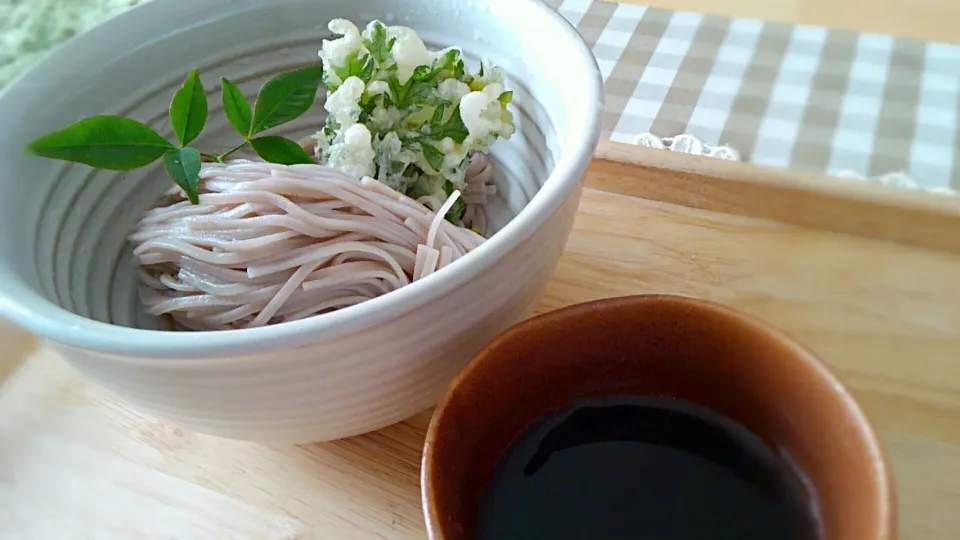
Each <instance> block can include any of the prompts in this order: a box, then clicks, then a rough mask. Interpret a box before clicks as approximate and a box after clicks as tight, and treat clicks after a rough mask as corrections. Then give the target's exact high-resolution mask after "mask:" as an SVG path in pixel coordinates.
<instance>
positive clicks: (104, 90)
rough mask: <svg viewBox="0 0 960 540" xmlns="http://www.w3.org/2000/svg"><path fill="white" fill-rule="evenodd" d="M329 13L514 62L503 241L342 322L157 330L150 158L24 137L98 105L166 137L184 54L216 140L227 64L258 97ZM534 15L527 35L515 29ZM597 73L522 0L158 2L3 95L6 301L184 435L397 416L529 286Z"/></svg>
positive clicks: (0, 211) (573, 195)
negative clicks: (43, 155) (143, 298)
mask: <svg viewBox="0 0 960 540" xmlns="http://www.w3.org/2000/svg"><path fill="white" fill-rule="evenodd" d="M337 17H343V18H348V19H351V20H354V21H357V22H358V23H361V24H365V23H366V22H367V21H369V20H371V19H373V18H380V19H382V20H384V21H385V22H388V23H391V24H403V25H406V26H411V27H414V28H415V29H416V30H417V31H418V32H419V33H420V34H421V35H422V36H423V37H424V40H425V41H426V42H427V43H428V45H430V46H431V47H435V48H439V47H444V46H451V45H457V46H461V47H462V48H463V50H464V53H465V55H466V56H467V57H468V58H469V59H471V61H473V62H476V61H477V60H479V59H481V58H484V59H490V60H492V61H493V62H494V63H496V64H498V65H502V66H503V67H504V68H505V69H506V71H507V72H508V74H509V76H508V81H507V86H508V88H510V89H512V90H514V92H515V94H514V95H515V98H514V100H515V104H516V107H515V109H514V113H515V116H516V119H517V125H518V131H517V134H516V135H515V136H514V137H513V138H512V139H511V140H510V141H509V142H500V143H497V145H495V147H494V149H493V152H492V158H493V160H494V164H495V166H496V171H497V172H496V174H495V182H496V183H497V185H498V190H499V193H500V196H499V197H497V199H496V200H495V201H494V202H493V203H492V204H491V205H490V207H489V215H490V221H491V223H492V225H493V228H494V230H496V231H497V232H496V234H495V235H494V236H493V238H492V239H491V240H490V241H488V243H487V244H489V245H484V246H483V248H481V249H480V250H478V251H477V252H475V253H471V254H470V255H468V256H467V257H464V258H463V259H462V260H460V261H458V262H457V263H455V264H454V265H451V266H450V267H449V268H445V269H444V270H443V271H442V272H438V273H437V274H435V275H433V276H430V277H429V278H427V279H425V280H423V281H422V282H418V283H416V284H414V285H412V286H410V287H409V289H410V291H398V292H397V293H391V294H389V295H386V296H384V297H382V298H378V299H375V300H373V301H370V302H367V303H366V304H365V305H362V306H358V307H355V308H349V309H347V310H343V311H342V312H340V313H338V314H336V315H334V316H327V315H322V316H319V317H314V318H311V319H308V320H305V321H299V322H298V323H288V324H289V325H290V326H288V325H278V327H276V328H271V329H269V330H266V332H265V333H260V334H253V333H250V332H255V331H247V330H239V331H231V332H227V333H219V334H230V336H231V338H223V337H222V336H213V335H212V334H218V333H200V334H194V335H190V336H184V335H183V334H181V333H170V332H160V331H157V329H158V328H160V326H159V323H158V321H157V320H156V319H154V318H152V317H149V316H147V315H146V314H145V313H144V312H143V310H142V309H141V307H140V305H139V302H138V299H137V282H136V274H135V272H134V271H133V269H132V265H131V262H130V248H129V245H127V243H126V241H125V237H126V234H127V231H129V230H130V229H131V228H132V226H133V225H134V224H135V223H136V221H137V220H138V219H139V216H140V215H141V214H142V212H143V211H144V210H145V209H146V208H148V207H149V206H150V205H151V204H152V203H153V202H154V201H155V200H156V198H157V197H158V195H159V194H160V193H161V192H162V191H164V190H165V189H167V188H168V187H169V185H170V180H169V178H168V177H166V175H165V173H164V172H163V170H162V167H160V166H159V165H156V166H151V167H147V168H144V169H141V170H137V171H132V172H127V173H116V172H110V171H94V170H91V169H89V168H87V167H83V166H76V165H71V164H65V163H61V162H52V161H46V160H39V159H37V158H33V157H30V156H26V155H24V154H23V153H22V151H21V150H20V149H21V148H22V147H23V146H24V144H26V143H27V142H28V141H29V140H31V139H33V138H34V137H36V136H38V135H40V134H42V133H44V132H47V131H50V130H52V129H56V128H58V127H61V126H63V125H66V124H67V123H70V122H72V121H75V120H77V119H79V118H81V117H83V116H89V115H93V114H120V115H124V116H130V117H133V118H136V119H138V120H141V121H143V122H145V123H147V124H149V125H151V126H152V127H154V128H155V129H157V130H158V131H159V132H161V133H163V134H166V135H169V134H170V128H169V123H168V120H167V116H166V109H167V106H168V105H169V99H170V97H171V96H172V94H173V92H174V91H175V90H176V88H177V87H178V86H179V85H180V84H181V82H182V79H183V77H184V76H185V74H186V73H187V71H189V69H190V68H191V67H194V66H196V67H198V68H199V71H200V74H201V78H202V80H203V81H204V84H205V88H206V90H207V93H208V101H209V103H210V114H209V121H208V125H207V128H206V129H205V131H204V134H203V135H202V136H201V138H200V139H199V140H198V141H197V142H196V144H197V145H198V146H199V147H201V148H204V149H217V148H227V147H230V146H232V145H233V143H234V142H235V140H236V136H235V135H232V134H231V128H230V126H229V124H228V123H227V121H226V119H225V117H224V115H223V113H222V108H221V106H220V100H219V92H220V86H219V80H220V77H221V76H225V77H227V78H229V79H231V80H232V81H233V82H235V83H237V84H238V86H239V87H240V88H241V90H242V91H244V92H245V93H246V94H247V96H248V98H249V99H250V100H251V102H252V101H253V99H254V97H255V95H256V91H257V89H258V88H259V87H260V85H261V84H262V83H263V81H265V80H266V79H268V78H269V77H271V76H272V75H273V74H275V73H277V72H279V71H283V70H286V69H291V68H294V67H297V66H301V65H306V64H309V63H316V62H317V61H318V59H317V55H316V52H317V50H318V49H319V46H320V40H321V39H323V38H327V37H329V32H328V31H327V30H326V24H327V22H328V21H329V20H330V19H332V18H337ZM537 24H540V25H541V26H540V31H541V32H540V37H539V38H537V39H534V37H533V36H532V34H531V35H526V34H524V33H523V32H520V31H519V30H522V29H526V28H528V26H529V27H532V26H534V25H537ZM534 59H536V61H534ZM599 81H600V77H599V72H598V71H597V70H596V64H595V61H594V60H593V58H592V56H590V54H589V52H588V51H587V49H586V48H585V47H584V46H583V44H582V42H580V41H579V38H578V37H577V36H576V34H575V32H573V31H572V29H570V28H569V26H568V25H566V23H565V22H563V21H562V20H561V19H560V18H559V17H558V16H557V15H556V14H554V13H552V12H550V11H548V9H547V8H545V7H544V6H542V5H540V4H539V3H538V2H536V1H533V0H487V1H477V2H471V1H466V2H446V1H444V0H417V1H406V2H403V3H402V5H401V2H399V1H386V0H342V1H327V2H323V3H318V2H314V1H312V0H280V1H276V2H270V3H267V2H262V1H258V0H211V1H205V2H202V3H201V2H193V1H190V0H155V1H154V2H151V3H148V4H146V5H144V6H141V7H138V8H135V9H134V10H132V11H131V12H129V13H127V14H124V15H122V16H121V17H119V18H117V19H114V20H112V21H109V22H108V23H106V24H104V25H103V26H101V27H99V28H97V29H95V30H94V31H93V32H91V33H89V34H87V35H84V36H81V37H80V38H78V39H76V40H74V41H73V42H71V43H68V44H67V45H66V46H65V47H63V48H61V49H60V50H58V51H57V52H55V53H54V54H53V55H52V56H51V57H49V58H48V59H47V60H46V61H44V62H42V63H41V64H40V65H39V66H38V67H37V68H36V69H34V70H33V71H31V72H30V73H28V74H27V75H26V76H25V77H24V78H22V79H21V80H20V81H18V82H17V83H16V84H14V85H13V86H12V87H11V88H10V89H9V90H8V91H7V92H5V93H4V94H3V95H2V96H0V117H3V118H5V119H6V120H5V123H4V126H3V127H2V129H0V161H2V162H3V163H5V164H10V170H9V171H8V172H7V174H6V176H4V177H0V186H2V188H3V193H4V197H3V198H2V199H0V224H2V229H0V230H2V232H3V234H0V314H2V315H6V316H8V317H10V318H12V319H13V320H15V321H16V322H18V323H20V324H21V325H23V326H24V327H26V328H27V329H28V330H31V331H33V332H34V333H36V334H39V335H40V336H41V337H43V338H45V339H47V340H48V341H49V342H50V344H51V346H52V347H54V348H55V349H56V350H58V351H59V352H60V353H61V354H62V355H63V357H64V358H66V359H67V361H68V362H69V363H70V364H71V365H73V366H74V367H75V368H76V369H77V370H78V371H80V372H81V373H83V374H84V375H86V376H87V377H89V378H90V379H91V380H93V381H94V382H96V383H98V384H99V385H101V386H103V387H105V388H107V389H109V390H111V391H113V392H115V393H116V394H118V395H120V396H122V397H124V398H126V399H127V400H129V401H130V402H131V403H133V404H135V405H137V406H139V407H140V408H142V409H144V410H146V411H149V412H151V413H153V414H155V415H157V416H159V417H162V418H166V419H169V420H171V421H173V422H176V423H178V424H180V425H182V426H184V427H187V428H189V429H193V430H196V431H198V432H203V433H209V434H213V435H219V436H224V437H231V438H240V439H254V440H269V441H288V442H307V441H319V440H330V439H336V438H342V437H346V436H351V435H356V434H360V433H364V432H368V431H371V430H375V429H377V428H380V427H383V426H386V425H389V424H391V423H394V422H397V421H400V420H402V419H404V418H407V417H409V416H411V415H412V414H415V413H416V412H418V411H420V410H423V409H425V408H428V407H430V406H431V405H432V404H433V403H434V402H435V401H436V399H437V398H438V397H439V395H440V393H441V392H442V391H443V389H444V388H445V386H446V384H447V383H448V382H449V380H450V379H451V378H452V376H453V375H454V374H455V372H456V371H457V370H458V369H459V368H460V366H461V365H462V364H463V363H464V362H466V361H467V360H468V359H469V358H470V357H471V356H472V355H473V354H474V353H475V352H476V351H477V350H478V349H479V348H480V347H481V346H482V345H483V344H484V343H486V342H487V341H488V340H489V339H491V338H492V337H493V336H495V335H496V334H498V333H499V332H501V331H502V330H504V329H506V328H507V327H509V326H510V325H512V324H513V323H515V322H517V321H518V320H520V319H521V318H523V317H524V316H525V315H527V314H528V313H529V312H530V310H531V309H532V308H533V306H534V305H535V304H536V302H537V300H538V299H539V297H540V295H541V294H542V292H543V290H544V288H545V287H546V284H547V282H548V281H549V279H550V276H551V274H552V272H553V270H554V268H555V267H556V264H557V261H558V259H559V257H560V254H561V252H562V251H563V247H564V244H565V242H566V239H567V237H568V235H569V233H570V230H571V228H572V225H573V219H574V216H575V213H576V207H577V203H578V201H579V196H580V189H581V180H582V177H583V174H584V170H585V167H586V162H585V161H586V160H585V159H579V160H572V159H571V157H572V156H573V155H574V154H576V155H577V156H580V157H581V158H583V157H585V156H587V157H588V156H589V153H590V152H592V149H593V148H594V147H595V145H596V141H597V138H598V135H599V126H598V123H599V122H598V118H599V109H600V106H601V103H600V99H601V98H600V92H599V90H598V89H599V88H600V82H599ZM565 85H566V86H569V88H565ZM322 114H323V109H322V100H321V101H320V102H318V103H317V105H316V106H315V107H314V108H313V109H312V110H311V111H310V112H309V113H308V114H307V115H305V116H304V117H302V118H300V119H298V120H297V121H295V122H293V123H291V124H290V125H288V126H284V127H283V129H281V130H279V131H278V133H280V134H285V135H289V136H291V137H297V136H302V135H306V134H310V133H312V132H313V131H315V130H316V129H317V127H318V126H319V125H320V124H321V123H322ZM14 127H16V129H14ZM525 208H526V211H524V209H525ZM285 326H288V328H286V329H280V328H279V327H285ZM271 332H272V333H271ZM204 334H205V335H204ZM259 335H262V336H266V337H265V338H264V340H259V339H255V338H253V337H251V336H259ZM208 336H209V337H208ZM232 336H236V340H233V339H232ZM284 336H286V337H284Z"/></svg>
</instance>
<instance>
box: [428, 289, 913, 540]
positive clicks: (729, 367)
mask: <svg viewBox="0 0 960 540" xmlns="http://www.w3.org/2000/svg"><path fill="white" fill-rule="evenodd" d="M617 395H652V396H665V397H673V398H677V399H682V400H687V401H691V402H694V403H698V404H701V405H704V406H707V407H709V408H711V409H713V410H714V411H716V412H719V413H721V414H723V415H725V416H727V417H729V418H732V419H734V420H736V421H738V422H740V423H741V424H742V425H743V426H744V427H746V428H747V429H749V430H750V431H752V432H753V433H754V434H756V435H758V436H759V437H760V438H761V439H763V440H764V442H766V443H767V445H768V446H770V447H771V448H773V449H779V450H781V452H780V453H781V454H785V455H787V456H789V458H790V461H792V463H793V465H794V466H795V467H796V468H797V469H798V470H799V472H800V475H801V477H802V478H803V479H805V481H804V483H805V484H806V485H807V487H808V492H809V493H808V495H809V497H810V499H811V503H812V507H813V508H814V509H815V511H816V514H817V519H818V521H819V524H820V538H821V540H894V539H895V538H896V536H897V532H896V530H897V523H896V509H895V504H894V489H893V484H892V479H891V474H890V471H889V469H888V467H887V465H886V463H885V461H884V459H883V455H882V452H881V448H880V444H879V442H878V440H877V437H876V435H875V434H874V432H873V431H872V429H871V428H870V425H869V423H868V421H867V419H866V417H865V416H864V414H863V412H862V411H861V410H860V407H859V406H858V405H857V404H856V402H855V401H854V400H853V398H852V397H851V396H850V394H849V393H848V392H847V391H846V390H845V389H844V388H843V387H842V386H841V385H840V383H839V381H838V380H837V379H836V378H835V377H834V376H833V375H832V374H831V373H830V372H829V371H827V369H826V368H825V367H824V365H823V364H822V363H821V362H820V361H819V360H818V359H817V358H816V357H815V356H814V355H813V354H812V353H811V352H810V351H808V350H806V349H805V348H803V347H802V346H800V345H799V344H797V343H796V342H795V341H793V340H792V339H790V338H789V337H787V336H785V335H784V334H782V333H780V332H779V331H777V330H775V329H773V328H771V327H769V326H767V325H766V324H765V323H762V322H760V321H758V320H756V319H754V318H752V317H749V316H747V315H743V314H741V313H738V312H736V311H733V310H731V309H728V308H725V307H722V306H719V305H716V304H713V303H710V302H706V301H701V300H694V299H690V298H683V297H676V296H658V295H646V296H632V297H624V298H613V299H608V300H600V301H596V302H590V303H586V304H580V305H576V306H571V307H568V308H564V309H561V310H558V311H554V312H551V313H547V314H545V315H541V316H538V317H534V318H532V319H529V320H527V321H525V322H523V323H521V324H519V325H517V326H515V327H513V328H511V329H509V330H507V331H506V332H504V333H503V334H501V335H500V336H499V337H497V338H496V339H495V340H494V341H492V342H491V343H490V344H488V345H487V346H486V347H485V348H484V349H483V350H482V351H480V353H478V354H477V355H476V356H475V357H474V358H473V359H472V360H471V361H470V362H469V363H468V364H467V366H466V367H465V368H464V369H463V370H462V371H461V372H460V374H459V375H458V376H457V377H456V378H455V379H454V381H453V383H452V384H451V386H450V388H449V389H448V391H447V393H446V395H445V396H444V398H443V399H442V400H441V401H440V403H439V404H438V406H437V409H436V411H435V412H434V415H433V419H432V421H431V422H430V428H429V430H428V432H427V440H426V445H425V447H424V455H423V470H422V478H421V485H422V490H423V506H424V515H425V517H426V522H427V529H428V531H429V536H430V539H431V540H464V539H466V538H469V534H470V533H471V531H472V530H473V526H474V524H475V522H476V509H477V503H478V499H479V496H480V493H481V490H482V489H483V487H484V486H485V484H486V482H487V480H488V478H489V477H490V475H491V474H492V472H493V469H494V466H495V464H496V462H497V459H498V458H499V456H500V454H501V452H503V451H504V450H506V449H507V447H508V446H509V445H510V443H511V442H512V441H513V439H514V438H515V437H516V436H517V435H519V434H520V433H521V432H522V431H523V430H524V429H525V428H526V427H527V426H529V425H530V424H531V423H532V422H533V421H534V420H536V419H537V418H539V417H540V416H543V415H544V414H547V413H549V412H552V411H556V410H558V409H561V408H562V407H563V406H564V405H567V404H569V403H570V402H572V401H577V400H580V399H583V398H591V397H603V396H617ZM638 532H639V533H641V534H642V529H641V530H639V531H638Z"/></svg>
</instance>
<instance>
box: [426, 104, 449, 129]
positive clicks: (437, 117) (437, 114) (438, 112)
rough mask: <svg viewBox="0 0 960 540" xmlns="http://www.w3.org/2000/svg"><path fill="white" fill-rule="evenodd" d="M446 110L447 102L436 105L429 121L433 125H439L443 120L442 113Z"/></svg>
mask: <svg viewBox="0 0 960 540" xmlns="http://www.w3.org/2000/svg"><path fill="white" fill-rule="evenodd" d="M446 110H447V104H446V103H441V104H439V105H437V108H436V109H434V111H433V117H432V118H431V119H430V123H431V124H433V125H439V124H440V123H441V122H443V113H444V112H446Z"/></svg>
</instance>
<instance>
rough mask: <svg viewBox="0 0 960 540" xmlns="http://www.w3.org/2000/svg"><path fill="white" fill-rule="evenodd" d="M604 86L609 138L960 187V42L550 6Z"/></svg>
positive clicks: (553, 1) (570, 1) (585, 4)
mask: <svg viewBox="0 0 960 540" xmlns="http://www.w3.org/2000/svg"><path fill="white" fill-rule="evenodd" d="M547 3H548V4H550V5H551V6H553V7H554V8H557V9H558V10H559V12H560V13H561V14H562V15H563V16H564V17H566V18H567V19H568V20H569V21H570V22H571V23H572V24H573V25H574V26H576V27H577V29H578V30H579V31H580V33H581V34H582V35H583V37H584V39H585V40H586V41H587V43H588V44H589V45H590V47H591V48H592V49H593V52H594V54H595V55H596V57H597V61H598V63H599V65H600V69H601V71H602V72H603V76H604V80H605V82H606V107H605V112H604V122H603V124H604V135H605V136H606V137H609V138H610V139H613V140H615V141H623V142H632V141H633V140H634V138H635V137H636V136H637V135H638V134H640V133H642V132H651V133H654V134H656V135H660V136H670V135H677V134H680V133H689V134H691V135H694V136H696V137H698V138H700V139H701V140H703V141H704V142H706V143H710V144H726V145H729V146H732V147H733V148H736V149H737V150H739V151H740V152H741V153H742V154H743V157H744V159H745V160H746V161H751V162H753V163H757V164H761V165H768V166H775V167H789V168H796V169H802V170H813V171H819V172H827V173H829V174H836V173H838V172H840V171H844V170H848V171H855V172H857V173H859V174H861V175H865V176H879V175H883V174H887V173H891V172H894V171H904V172H906V173H907V174H909V175H910V176H911V177H913V178H914V179H915V180H917V181H918V183H919V184H920V185H921V186H922V187H926V188H942V187H948V186H951V185H952V186H953V187H960V163H958V158H957V156H958V155H960V137H958V134H957V130H958V124H960V45H951V44H946V43H938V42H925V41H918V40H913V39H901V38H895V37H892V36H888V35H880V34H870V33H856V32H848V31H841V30H833V29H828V28H824V27H819V26H809V25H789V24H781V23H771V22H764V21H760V20H753V19H730V18H726V17H720V16H715V15H706V14H702V13H690V12H679V11H670V10H666V9H662V8H654V7H644V6H636V5H628V4H615V3H607V2H600V1H595V2H592V1H589V0H547Z"/></svg>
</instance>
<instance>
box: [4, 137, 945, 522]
mask: <svg viewBox="0 0 960 540" xmlns="http://www.w3.org/2000/svg"><path fill="white" fill-rule="evenodd" d="M646 292H661V293H664V292H666V293H679V294H686V295H693V296H699V297H704V298H709V299H712V300H715V301H719V302H722V303H725V304H728V305H731V306H733V307H736V308H739V309H741V310H744V311H746V312H749V313H752V314H755V315H758V316H760V317H763V318H765V319H767V320H769V321H770V322H772V323H774V324H776V325H778V326H780V327H782V328H783V329H785V330H787V331H788V332H790V333H791V334H793V335H794V336H795V337H797V338H798V339H800V340H801V341H803V342H805V343H806V344H807V345H809V346H810V347H811V348H812V349H814V350H815V351H816V352H818V353H819V354H820V355H821V356H822V357H823V359H824V360H825V361H826V362H827V363H828V364H829V365H830V366H831V367H832V368H833V369H834V370H835V371H836V372H837V373H838V374H839V375H840V377H841V378H842V379H843V381H844V382H845V383H846V384H847V385H848V386H849V388H850V389H851V390H852V391H853V393H854V394H855V395H856V397H857V398H858V399H859V400H860V402H861V403H862V404H863V406H864V407H865V408H866V411H867V413H868V415H869V416H870V418H871V419H872V421H873V422H874V424H875V427H876V428H877V429H878V431H879V432H880V434H881V436H882V438H883V441H884V443H885V445H886V449H887V453H888V456H889V458H890V460H891V462H892V464H893V469H894V472H895V475H896V481H897V487H898V491H899V499H900V519H901V529H902V533H901V538H903V539H906V540H954V539H956V538H960V512H957V509H958V508H960V203H958V202H957V201H954V200H950V199H938V198H935V197H933V196H928V195H922V194H905V193H903V192H901V191H899V190H891V189H886V188H881V187H875V186H867V185H860V184H857V183H854V182H840V181H837V180H832V179H823V178H818V177H813V176H798V175H793V174H790V173H786V172H776V171H765V170H762V169H757V168H754V167H752V166H749V165H743V164H738V163H728V162H721V161H719V160H713V159H709V158H692V157H689V156H681V155H677V154H671V153H669V152H663V151H648V150H643V149H639V148H636V147H627V146H623V145H616V144H612V143H603V144H602V145H601V148H600V150H599V152H598V158H597V159H596V160H595V161H594V164H593V166H592V168H591V171H590V175H589V177H588V179H587V188H586V189H585V191H584V194H583V200H582V203H581V205H580V214H579V217H578V219H577V222H576V224H575V228H574V232H573V234H572V236H571V238H570V241H569V244H568V246H567V251H566V254H565V256H564V257H563V259H562V261H561V263H560V267H559V268H558V270H557V273H556V276H555V277H554V280H553V282H552V285H551V286H550V288H549V290H548V291H547V293H546V295H545V297H544V299H543V302H542V304H541V306H540V308H539V310H540V311H547V310H551V309H555V308H558V307H561V306H564V305H568V304H572V303H577V302H582V301H587V300H592V299H595V298H601V297H609V296H616V295H625V294H635V293H646ZM0 343H2V344H3V350H2V352H0V538H11V539H12V538H16V539H19V540H33V539H37V540H40V539H42V540H49V539H52V538H57V539H60V538H62V539H74V538H84V539H98V540H99V539H114V538H116V539H124V540H127V539H161V538H163V539H171V538H172V539H177V540H192V539H197V540H209V539H220V538H224V539H227V538H229V539H244V540H246V539H251V540H252V539H257V540H304V539H324V540H327V539H337V540H351V539H366V538H387V539H390V540H404V539H423V538H425V532H424V527H423V519H422V517H421V514H420V494H419V486H418V475H419V463H420V446H421V443H422V441H423V434H424V430H425V429H426V426H427V423H428V421H429V412H425V413H423V414H420V415H418V416H416V417H415V418H412V419H410V420H408V421H406V422H404V423H401V424H398V425H395V426H392V427H389V428H387V429H384V430H382V431H380V432H377V433H373V434H370V435H367V436H362V437H357V438H353V439H349V440H344V441H340V442H334V443H324V444H313V445H305V446H299V447H296V446H284V445H263V444H253V443H244V442H235V441H227V440H220V439H215V438H212V437H207V436H202V435H196V434H193V433H189V432H186V431H184V430H182V429H180V428H179V427H177V426H175V425H171V424H169V423H166V422H163V421H159V420H156V419H154V418H151V417H148V416H144V415H142V414H140V413H138V412H136V411H134V410H132V409H130V408H129V407H128V406H127V405H126V404H125V403H123V402H121V401H119V400H118V399H117V398H114V397H113V396H110V395H108V394H106V393H104V392H103V391H101V390H99V389H98V388H95V387H93V386H91V385H89V384H87V383H86V382H84V381H83V380H82V379H81V378H80V377H79V376H78V375H77V374H76V373H75V372H73V371H72V370H71V369H69V368H68V367H67V366H66V365H65V364H64V363H63V361H62V360H60V359H59V358H57V357H56V356H55V355H54V354H53V353H51V352H50V351H49V350H48V349H46V348H44V347H43V346H42V345H39V344H37V343H36V342H35V341H34V340H33V339H32V338H29V337H27V336H25V335H24V334H23V333H21V332H19V331H18V330H15V329H13V328H12V327H10V326H9V325H7V326H3V325H2V324H0Z"/></svg>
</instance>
